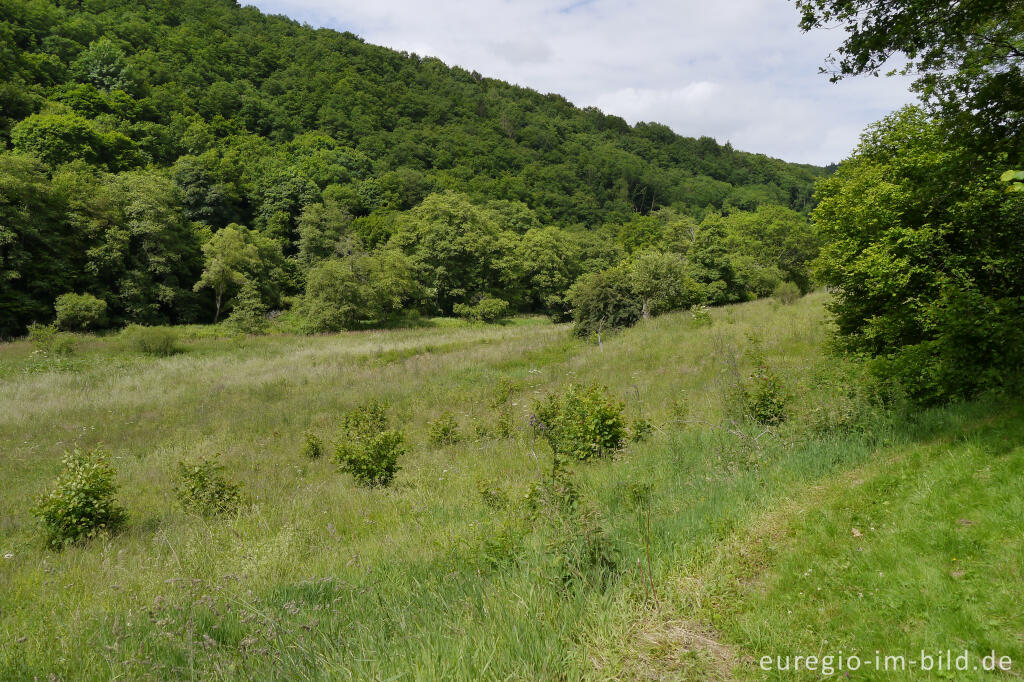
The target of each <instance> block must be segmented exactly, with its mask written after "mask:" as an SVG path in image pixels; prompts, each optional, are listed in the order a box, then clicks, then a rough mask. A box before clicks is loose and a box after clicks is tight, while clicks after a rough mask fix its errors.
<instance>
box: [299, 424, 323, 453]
mask: <svg viewBox="0 0 1024 682" xmlns="http://www.w3.org/2000/svg"><path fill="white" fill-rule="evenodd" d="M305 438H306V442H305V443H304V444H303V445H302V456H303V457H306V458H307V459H320V458H321V457H323V454H324V442H323V441H322V440H320V436H318V435H316V434H315V433H313V432H312V431H306V433H305Z"/></svg>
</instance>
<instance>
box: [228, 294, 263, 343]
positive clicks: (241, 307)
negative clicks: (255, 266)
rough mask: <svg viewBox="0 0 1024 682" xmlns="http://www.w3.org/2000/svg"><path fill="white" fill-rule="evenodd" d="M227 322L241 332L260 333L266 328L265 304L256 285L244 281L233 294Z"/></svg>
mask: <svg viewBox="0 0 1024 682" xmlns="http://www.w3.org/2000/svg"><path fill="white" fill-rule="evenodd" d="M227 324H228V326H230V327H231V328H232V329H235V330H237V331H240V332H242V333H243V334H262V333H263V332H265V331H266V329H267V306H266V305H265V304H264V303H263V299H262V298H261V297H260V292H259V290H258V289H257V288H256V285H255V284H253V283H252V282H249V281H246V283H245V284H243V285H242V289H241V290H240V291H239V292H238V295H237V296H235V300H234V303H233V304H232V306H231V314H230V315H229V316H228V319H227Z"/></svg>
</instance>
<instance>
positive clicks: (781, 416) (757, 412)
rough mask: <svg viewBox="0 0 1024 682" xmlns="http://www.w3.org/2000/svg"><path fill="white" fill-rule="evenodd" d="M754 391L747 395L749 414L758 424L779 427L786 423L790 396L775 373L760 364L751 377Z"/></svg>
mask: <svg viewBox="0 0 1024 682" xmlns="http://www.w3.org/2000/svg"><path fill="white" fill-rule="evenodd" d="M750 379H751V382H752V383H753V389H752V390H750V391H749V392H748V393H747V413H748V414H749V415H750V417H751V418H752V419H753V420H754V421H756V422H757V423H758V424H761V425H763V426H777V425H779V424H781V423H782V422H784V421H786V404H787V403H788V402H789V396H788V395H787V394H786V391H785V390H784V389H783V387H782V383H781V382H780V381H779V378H778V377H777V376H776V375H775V373H774V372H773V371H772V370H771V368H769V367H768V366H767V365H765V364H764V363H760V364H759V365H758V367H757V369H755V370H754V373H753V374H751V376H750Z"/></svg>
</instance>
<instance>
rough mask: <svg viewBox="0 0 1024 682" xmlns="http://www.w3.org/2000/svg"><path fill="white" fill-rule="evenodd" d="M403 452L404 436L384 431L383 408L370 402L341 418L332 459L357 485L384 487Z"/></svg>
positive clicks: (393, 430)
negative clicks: (337, 440)
mask: <svg viewBox="0 0 1024 682" xmlns="http://www.w3.org/2000/svg"><path fill="white" fill-rule="evenodd" d="M405 451H406V450H405V436H404V435H403V434H402V432H401V431H398V430H395V429H389V428H388V419H387V414H386V413H385V406H384V404H383V403H381V402H379V401H376V400H374V401H370V402H369V403H366V404H365V405H363V406H362V407H360V408H357V409H355V410H353V411H351V412H349V413H348V414H347V415H345V419H344V420H343V422H342V434H341V441H340V442H339V443H338V445H337V447H336V449H335V460H336V461H337V463H338V466H339V467H340V468H341V470H342V471H347V472H348V473H350V474H352V477H353V478H354V479H355V480H356V483H358V484H359V485H363V486H368V487H384V486H387V485H389V484H390V483H391V481H392V479H393V478H394V477H395V474H396V473H397V472H398V469H399V467H398V459H399V458H400V457H402V456H403V455H404V454H405Z"/></svg>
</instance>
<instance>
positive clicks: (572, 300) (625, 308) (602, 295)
mask: <svg viewBox="0 0 1024 682" xmlns="http://www.w3.org/2000/svg"><path fill="white" fill-rule="evenodd" d="M566 300H568V302H569V304H570V305H571V306H572V318H573V332H574V333H575V334H576V335H577V336H591V335H593V334H596V335H600V334H602V333H607V332H610V331H612V330H614V329H620V328H623V327H632V326H633V325H634V324H636V323H637V322H638V321H639V320H640V316H641V314H642V313H643V307H642V304H641V301H640V298H639V296H637V293H636V291H635V290H634V288H633V280H632V278H631V276H630V274H629V272H627V271H626V270H625V269H624V268H609V269H608V270H603V271H601V272H593V273H590V274H586V275H583V276H582V277H580V278H579V279H577V280H576V282H575V283H574V284H573V285H572V286H571V287H570V288H569V291H568V292H567V293H566Z"/></svg>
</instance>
